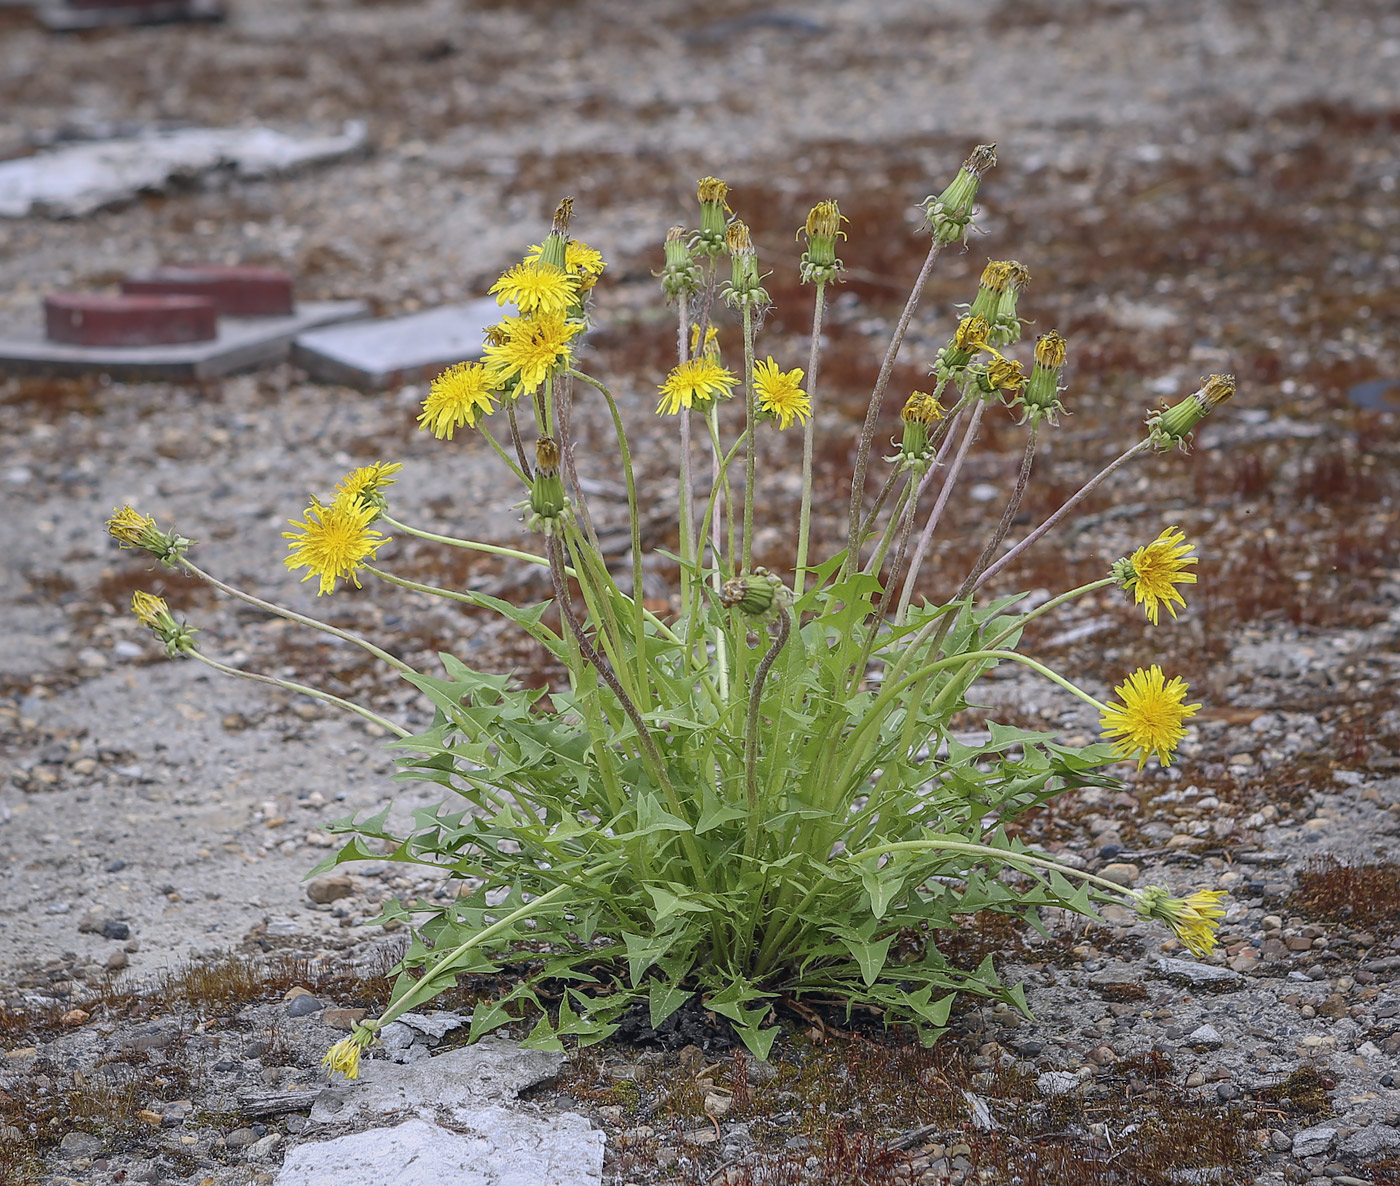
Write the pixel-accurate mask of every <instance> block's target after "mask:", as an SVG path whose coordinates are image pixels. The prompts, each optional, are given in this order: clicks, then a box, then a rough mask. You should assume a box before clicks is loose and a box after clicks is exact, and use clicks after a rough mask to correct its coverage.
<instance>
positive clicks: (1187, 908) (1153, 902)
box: [1136, 885, 1225, 956]
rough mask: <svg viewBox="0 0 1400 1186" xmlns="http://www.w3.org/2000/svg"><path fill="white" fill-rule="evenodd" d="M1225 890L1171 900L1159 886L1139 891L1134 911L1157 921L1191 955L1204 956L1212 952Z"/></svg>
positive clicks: (1203, 892) (1197, 893)
mask: <svg viewBox="0 0 1400 1186" xmlns="http://www.w3.org/2000/svg"><path fill="white" fill-rule="evenodd" d="M1224 896H1225V891H1224V890H1197V891H1196V892H1195V893H1194V894H1191V895H1189V896H1188V897H1185V898H1173V897H1172V896H1171V894H1170V893H1169V892H1168V891H1167V890H1166V889H1164V888H1163V887H1162V886H1160V885H1150V886H1147V887H1146V888H1145V889H1142V890H1139V891H1138V894H1137V902H1136V910H1137V913H1138V917H1139V918H1156V919H1160V920H1161V921H1162V922H1165V923H1166V924H1167V925H1168V926H1170V927H1171V929H1172V930H1173V931H1175V932H1176V937H1177V938H1178V939H1180V940H1181V942H1182V943H1183V944H1185V946H1186V947H1187V948H1188V949H1189V950H1190V952H1191V953H1192V954H1193V955H1196V956H1207V955H1209V954H1210V953H1211V951H1212V950H1213V949H1214V948H1215V932H1216V930H1217V929H1218V928H1219V926H1220V919H1222V918H1224V917H1225V908H1224V907H1223V906H1221V905H1220V899H1221V898H1223V897H1224Z"/></svg>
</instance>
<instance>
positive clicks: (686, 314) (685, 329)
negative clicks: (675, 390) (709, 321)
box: [676, 292, 699, 614]
mask: <svg viewBox="0 0 1400 1186" xmlns="http://www.w3.org/2000/svg"><path fill="white" fill-rule="evenodd" d="M678 304H679V308H678V311H677V319H676V320H677V325H676V361H677V362H678V363H684V362H685V361H686V359H687V358H688V357H689V355H690V295H689V293H685V292H682V293H681V294H680V300H679V302H678ZM680 487H681V488H680V496H681V497H680V504H681V506H680V520H681V522H680V528H681V530H680V545H681V560H682V561H683V562H684V563H682V564H681V613H683V614H689V613H690V612H691V608H690V598H691V589H690V585H691V573H690V567H689V566H695V565H698V563H699V551H698V549H697V548H696V546H695V475H694V474H693V473H692V472H691V448H690V413H689V411H686V412H685V413H684V414H683V415H682V416H681V469H680Z"/></svg>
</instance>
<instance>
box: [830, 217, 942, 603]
mask: <svg viewBox="0 0 1400 1186" xmlns="http://www.w3.org/2000/svg"><path fill="white" fill-rule="evenodd" d="M942 250H943V245H942V244H941V243H939V241H938V240H937V239H935V240H934V241H933V243H932V244H930V246H929V249H928V255H927V256H925V257H924V263H923V267H921V268H920V269H919V274H918V276H916V277H915V279H914V287H913V288H912V289H911V290H910V292H909V299H908V300H907V301H905V302H904V311H903V312H902V313H900V315H899V321H898V322H897V323H896V324H895V327H894V334H893V336H892V337H891V338H890V344H889V348H888V349H887V350H886V351H885V358H884V361H883V362H881V364H880V374H879V376H878V377H877V378H876V380H875V389H874V390H873V391H872V392H871V393H870V406H869V407H868V408H867V409H866V412H865V424H864V425H863V426H862V428H861V430H860V448H859V449H857V450H856V463H855V469H854V470H853V472H852V475H851V514H850V529H849V531H848V532H847V538H846V567H845V572H846V575H848V576H849V575H850V574H851V573H853V572H855V570H856V563H857V561H856V558H855V557H856V551H857V544H858V541H857V539H856V536H857V534H858V532H859V530H860V507H861V502H862V501H863V500H864V498H865V469H866V466H867V465H868V464H869V462H870V443H871V442H872V441H873V440H874V439H875V423H876V421H878V420H879V419H880V406H881V404H883V403H884V400H885V389H886V388H887V387H888V386H889V383H890V375H891V374H892V373H893V371H894V363H895V359H896V358H898V357H899V348H900V346H902V345H903V344H904V335H905V333H906V332H907V331H908V329H909V322H910V320H911V319H912V318H913V316H914V310H915V309H916V308H917V307H918V304H919V298H920V297H921V296H922V295H923V291H924V285H925V284H926V283H927V281H928V277H929V273H930V272H932V271H933V261H934V260H936V259H937V258H938V253H939V252H940V251H942Z"/></svg>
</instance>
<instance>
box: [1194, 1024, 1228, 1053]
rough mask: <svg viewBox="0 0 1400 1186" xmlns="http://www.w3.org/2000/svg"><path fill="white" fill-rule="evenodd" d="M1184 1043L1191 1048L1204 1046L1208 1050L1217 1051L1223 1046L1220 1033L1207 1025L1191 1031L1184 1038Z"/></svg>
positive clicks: (1223, 1042) (1223, 1041) (1223, 1040)
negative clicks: (1188, 1044)
mask: <svg viewBox="0 0 1400 1186" xmlns="http://www.w3.org/2000/svg"><path fill="white" fill-rule="evenodd" d="M1186 1041H1187V1042H1188V1043H1190V1044H1191V1045H1192V1046H1205V1047H1206V1048H1207V1049H1210V1050H1219V1049H1220V1047H1222V1046H1223V1045H1225V1039H1224V1038H1222V1037H1221V1036H1220V1031H1219V1030H1218V1029H1216V1028H1215V1026H1213V1025H1209V1024H1207V1025H1202V1026H1198V1027H1197V1028H1196V1029H1193V1030H1192V1031H1191V1032H1190V1033H1189V1034H1188V1035H1187V1036H1186Z"/></svg>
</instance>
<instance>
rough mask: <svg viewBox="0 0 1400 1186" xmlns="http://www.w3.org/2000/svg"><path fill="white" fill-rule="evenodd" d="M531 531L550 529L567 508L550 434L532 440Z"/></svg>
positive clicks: (548, 531)
mask: <svg viewBox="0 0 1400 1186" xmlns="http://www.w3.org/2000/svg"><path fill="white" fill-rule="evenodd" d="M529 506H530V519H529V523H528V526H529V528H530V530H531V531H543V532H544V533H545V534H546V535H549V534H551V533H552V532H553V530H554V527H555V524H556V523H557V521H558V520H559V519H560V518H561V517H562V516H563V515H564V514H565V512H567V511H568V510H569V506H570V503H569V499H568V498H567V497H566V495H565V494H564V480H563V478H561V477H560V476H559V446H558V445H557V444H555V442H554V438H553V437H540V439H539V440H538V441H536V442H535V476H534V477H533V478H532V479H531V481H530V501H529Z"/></svg>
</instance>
